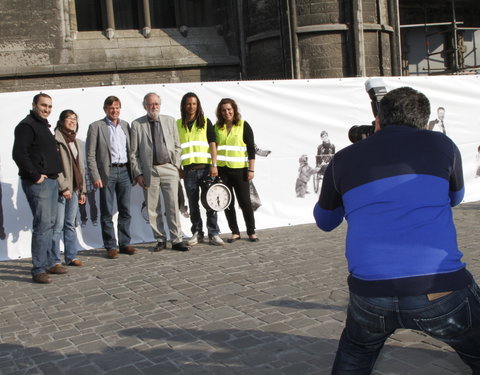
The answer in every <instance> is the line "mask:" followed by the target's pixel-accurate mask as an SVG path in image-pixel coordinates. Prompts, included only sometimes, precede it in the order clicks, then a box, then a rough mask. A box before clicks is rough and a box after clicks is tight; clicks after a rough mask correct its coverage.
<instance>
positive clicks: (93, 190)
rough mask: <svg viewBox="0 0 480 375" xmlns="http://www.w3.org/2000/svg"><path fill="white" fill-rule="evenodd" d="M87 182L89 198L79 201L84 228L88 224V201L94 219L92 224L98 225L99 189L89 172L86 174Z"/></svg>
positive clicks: (91, 218) (91, 216)
mask: <svg viewBox="0 0 480 375" xmlns="http://www.w3.org/2000/svg"><path fill="white" fill-rule="evenodd" d="M85 184H86V185H87V200H86V201H85V202H84V203H83V204H80V203H79V205H78V206H79V211H80V221H81V225H82V228H85V227H86V226H87V221H88V215H87V202H88V206H89V211H90V220H91V221H92V225H93V226H94V227H96V226H97V225H98V209H97V200H96V197H95V194H96V192H97V189H96V188H95V186H93V184H92V180H91V179H90V176H89V174H88V173H86V174H85Z"/></svg>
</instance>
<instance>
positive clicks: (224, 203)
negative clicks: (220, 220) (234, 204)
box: [201, 177, 232, 211]
mask: <svg viewBox="0 0 480 375" xmlns="http://www.w3.org/2000/svg"><path fill="white" fill-rule="evenodd" d="M231 201H232V194H231V192H230V189H229V188H228V187H227V185H225V184H224V183H223V181H222V180H221V178H220V177H215V178H211V177H209V178H207V179H205V180H204V181H203V189H202V195H201V202H202V205H203V207H205V209H207V210H213V211H223V210H225V209H226V208H227V207H228V206H229V205H230V202H231Z"/></svg>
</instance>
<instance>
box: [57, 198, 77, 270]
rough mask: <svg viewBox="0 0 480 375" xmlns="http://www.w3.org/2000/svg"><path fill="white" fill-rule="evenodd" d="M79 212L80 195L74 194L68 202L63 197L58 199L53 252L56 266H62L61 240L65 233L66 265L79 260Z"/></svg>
mask: <svg viewBox="0 0 480 375" xmlns="http://www.w3.org/2000/svg"><path fill="white" fill-rule="evenodd" d="M77 212H78V194H77V193H76V192H73V193H72V198H71V199H69V200H67V199H65V198H64V197H62V196H59V198H58V213H57V221H56V223H55V227H54V229H53V251H54V257H55V258H54V260H55V263H56V264H61V263H62V261H61V260H60V240H61V239H62V233H63V245H64V256H65V264H70V262H71V261H72V260H74V259H76V258H77V247H78V244H77V231H76V230H75V219H76V218H77Z"/></svg>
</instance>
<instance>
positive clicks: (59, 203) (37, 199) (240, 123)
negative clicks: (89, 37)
mask: <svg viewBox="0 0 480 375" xmlns="http://www.w3.org/2000/svg"><path fill="white" fill-rule="evenodd" d="M143 107H144V109H145V111H146V114H145V116H142V117H140V118H138V119H136V120H134V121H133V122H132V124H131V126H130V125H129V124H128V123H127V122H126V121H124V120H122V119H120V112H121V101H120V99H119V98H118V97H116V96H109V97H107V98H106V99H105V101H104V105H103V110H104V112H105V117H104V118H102V119H101V120H98V121H95V122H93V123H92V124H90V125H89V128H88V132H87V139H86V143H85V153H86V165H84V162H83V160H85V159H84V155H83V150H82V147H81V143H80V141H79V139H78V138H77V133H78V126H79V125H78V115H77V114H76V113H75V112H74V111H73V110H70V109H67V110H64V111H62V112H61V113H60V117H59V119H58V122H57V124H56V127H55V129H54V134H52V132H51V130H50V124H49V122H48V117H49V115H50V114H51V111H52V98H51V97H50V96H49V95H48V94H45V93H39V94H37V95H35V96H34V98H33V103H32V110H31V111H30V114H29V115H27V116H26V117H25V118H24V119H23V120H22V121H20V123H19V124H18V125H17V127H16V128H15V140H14V145H13V152H12V156H13V160H14V161H15V162H16V164H17V166H18V168H19V175H20V178H21V184H22V188H23V191H24V192H25V195H26V197H27V200H28V203H29V206H30V208H31V211H32V214H33V225H32V244H31V252H32V263H33V267H32V279H33V281H34V282H37V283H51V282H52V279H51V278H50V276H49V274H64V273H66V272H67V267H65V266H63V265H62V262H61V259H60V241H61V239H63V242H64V257H65V265H69V266H83V262H82V261H81V260H80V259H78V258H77V243H76V230H75V222H76V216H77V212H78V207H79V204H80V205H84V204H85V201H86V196H87V193H88V192H89V191H92V190H94V189H98V190H99V193H100V194H99V196H100V226H101V233H102V239H103V245H104V247H105V249H106V252H107V258H109V259H115V258H117V257H118V256H119V255H118V254H119V253H123V254H128V255H133V254H135V253H136V251H137V250H136V249H135V248H134V247H133V246H132V243H131V236H130V223H131V215H130V194H131V189H132V186H134V185H135V184H138V185H139V186H140V187H141V188H142V189H143V192H144V198H145V204H146V207H147V211H148V219H149V224H150V226H151V228H152V232H153V235H154V238H155V240H156V245H155V247H154V249H153V251H154V252H159V251H162V250H163V249H165V248H166V247H167V239H168V237H169V240H170V241H171V248H172V249H173V250H178V251H187V250H189V248H190V246H193V245H195V244H197V243H199V242H203V241H204V239H205V233H204V231H203V221H202V217H201V214H200V206H199V200H200V192H201V190H203V189H204V181H205V180H206V179H207V178H215V177H217V176H220V177H221V179H222V182H223V183H224V184H225V185H226V186H227V187H228V188H229V190H230V194H231V196H232V199H231V201H230V204H229V206H228V208H227V209H226V210H225V215H226V218H227V222H228V225H229V228H230V230H231V232H232V234H231V237H230V238H228V239H227V242H229V243H231V242H235V241H237V240H238V239H240V231H239V227H238V223H237V217H236V212H235V207H234V205H235V199H234V197H236V199H237V200H238V204H239V206H240V208H241V210H242V213H243V217H244V220H245V225H246V230H247V236H248V240H249V241H251V242H256V241H258V237H257V235H256V234H255V218H254V213H253V208H252V203H251V200H250V186H249V182H250V180H252V179H253V178H254V174H255V143H254V135H253V131H252V128H251V127H250V125H249V124H248V123H247V122H246V121H244V120H242V119H241V115H240V113H239V111H238V106H237V104H236V102H235V101H234V100H233V99H229V98H224V99H222V100H221V101H220V102H219V103H218V106H217V109H216V117H217V118H216V121H215V124H212V121H211V120H210V119H208V118H207V117H206V116H205V114H204V111H203V109H202V105H201V103H200V99H199V98H198V96H197V95H196V94H195V93H191V92H189V93H187V94H185V95H184V96H183V98H182V100H181V103H180V112H181V118H180V119H178V120H177V121H175V119H174V118H173V117H171V116H167V115H163V114H160V108H161V99H160V96H159V95H158V94H156V93H153V92H151V93H148V94H147V95H145V97H144V99H143ZM181 178H183V179H184V185H185V189H186V192H187V198H188V203H189V207H190V219H191V224H192V226H191V231H192V237H191V238H190V239H189V240H187V241H184V239H183V234H182V229H181V224H180V211H179V203H178V202H179V201H178V192H179V184H180V179H181ZM86 180H89V181H88V182H89V183H90V184H91V185H92V188H91V189H88V188H87V181H86ZM162 202H163V204H162ZM115 203H116V205H117V208H118V220H117V232H118V240H117V238H116V235H115V229H114V224H113V220H112V217H113V215H114V205H115ZM164 215H165V218H166V221H167V224H168V228H169V236H167V233H166V232H165V229H164V222H163V217H164ZM206 216H207V218H206V224H207V234H208V239H209V243H210V244H212V245H216V246H222V245H224V241H223V239H222V238H221V237H220V235H219V234H220V229H219V227H218V224H217V212H216V211H214V210H213V209H210V208H206Z"/></svg>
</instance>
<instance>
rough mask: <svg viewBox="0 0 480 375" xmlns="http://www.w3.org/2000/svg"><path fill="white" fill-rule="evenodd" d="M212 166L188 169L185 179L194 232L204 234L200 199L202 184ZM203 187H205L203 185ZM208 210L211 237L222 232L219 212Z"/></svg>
mask: <svg viewBox="0 0 480 375" xmlns="http://www.w3.org/2000/svg"><path fill="white" fill-rule="evenodd" d="M209 172H210V166H206V167H205V168H201V169H188V168H187V169H186V170H185V173H184V176H183V179H184V182H185V191H186V192H187V197H188V205H189V207H190V221H191V223H192V227H191V231H192V233H196V232H197V233H198V234H199V235H200V236H203V221H202V217H201V215H200V206H199V204H198V202H199V199H200V186H202V182H203V180H205V179H206V178H207V177H208V174H209ZM202 189H203V187H202ZM206 211H207V231H208V236H209V237H210V238H211V237H213V236H216V235H218V234H219V233H220V228H219V227H218V224H217V212H216V211H214V210H206Z"/></svg>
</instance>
